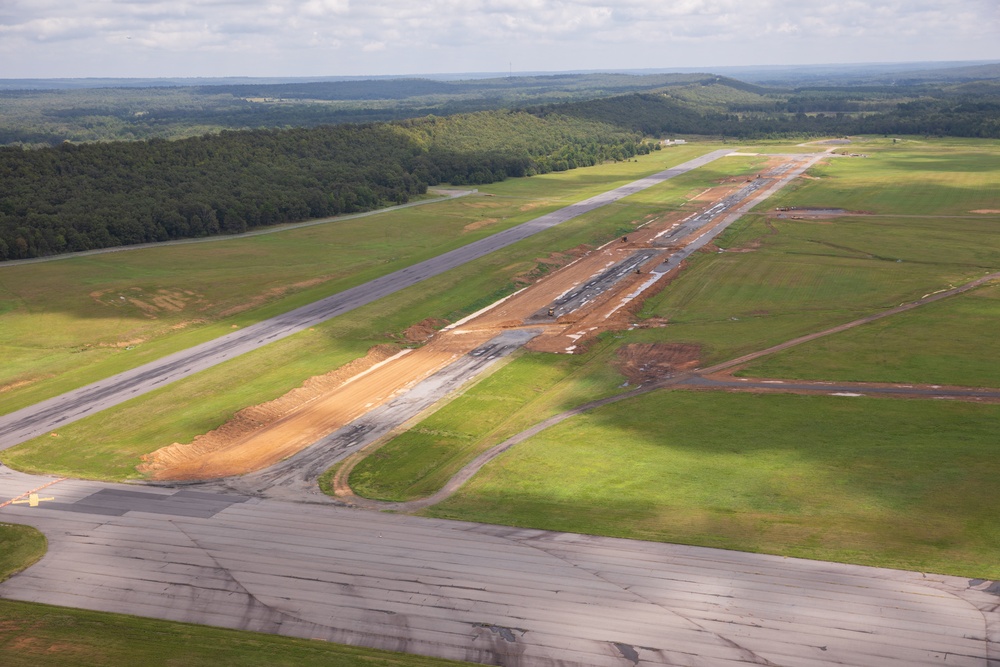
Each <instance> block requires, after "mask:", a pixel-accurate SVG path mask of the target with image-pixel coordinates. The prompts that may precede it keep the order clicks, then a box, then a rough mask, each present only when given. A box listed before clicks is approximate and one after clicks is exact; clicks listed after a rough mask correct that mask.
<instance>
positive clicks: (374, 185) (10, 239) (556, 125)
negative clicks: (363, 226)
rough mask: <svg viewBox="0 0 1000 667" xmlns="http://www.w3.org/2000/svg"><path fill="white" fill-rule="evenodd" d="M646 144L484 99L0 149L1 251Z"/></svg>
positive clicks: (253, 223)
mask: <svg viewBox="0 0 1000 667" xmlns="http://www.w3.org/2000/svg"><path fill="white" fill-rule="evenodd" d="M652 147H653V145H652V144H649V143H645V142H643V140H642V136H641V135H640V134H639V133H636V132H633V131H628V130H624V129H621V128H616V127H613V126H611V125H608V124H606V123H600V122H596V121H592V120H586V119H580V118H570V117H568V116H562V115H557V114H549V115H547V116H545V117H544V118H541V117H538V116H534V115H531V114H528V113H524V112H509V111H491V112H482V113H476V114H465V115H458V116H451V117H448V118H435V117H433V116H432V117H427V118H423V119H417V120H409V121H403V122H399V123H385V124H367V125H337V126H323V127H318V128H308V129H306V128H303V129H293V130H248V131H230V132H222V133H221V134H214V135H206V136H201V137H196V138H191V139H182V140H178V141H165V140H161V139H154V140H149V141H141V142H109V143H92V144H82V145H74V144H69V143H66V144H63V145H61V146H58V147H53V148H41V149H35V150H25V149H22V148H18V147H6V148H0V259H3V260H7V259H22V258H30V257H40V256H45V255H52V254H58V253H64V252H74V251H79V250H88V249H95V248H106V247H112V246H119V245H131V244H136V243H146V242H151V241H165V240H169V239H179V238H190V237H197V236H209V235H214V234H224V233H237V232H242V231H246V230H247V229H251V228H254V227H260V226H264V225H273V224H277V223H284V222H296V221H300V220H306V219H309V218H317V217H323V216H329V215H336V214H340V213H351V212H356V211H365V210H370V209H374V208H378V207H381V206H385V205H389V204H394V203H403V202H406V201H407V200H408V199H409V198H410V197H412V196H413V195H416V194H422V193H424V192H425V191H426V189H427V186H428V185H435V184H438V183H442V182H450V183H456V184H478V183H489V182H492V181H496V180H502V179H504V178H507V177H508V176H525V175H531V174H534V173H541V172H547V171H550V170H563V169H569V168H573V167H576V166H582V165H589V164H594V163H597V162H600V161H604V160H608V159H625V158H628V157H630V156H633V155H635V154H636V153H638V152H648V151H649V150H651V149H652ZM657 147H658V145H657Z"/></svg>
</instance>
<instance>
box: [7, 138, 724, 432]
mask: <svg viewBox="0 0 1000 667" xmlns="http://www.w3.org/2000/svg"><path fill="white" fill-rule="evenodd" d="M728 153H729V151H727V150H719V151H713V152H711V153H708V154H706V155H703V156H701V157H698V158H695V159H693V160H689V161H688V162H685V163H683V164H681V165H678V166H676V167H673V168H671V169H666V170H664V171H661V172H659V173H656V174H653V175H651V176H647V177H646V178H642V179H639V180H637V181H634V182H632V183H629V184H627V185H623V186H621V187H619V188H615V189H614V190H609V191H608V192H603V193H601V194H599V195H595V196H593V197H590V198H589V199H585V200H583V201H581V202H577V203H576V204H572V205H570V206H567V207H565V208H562V209H559V210H558V211H553V212H552V213H549V214H546V215H543V216H540V217H538V218H535V219H534V220H531V221H529V222H526V223H523V224H521V225H518V226H517V227H511V228H510V229H506V230H504V231H502V232H499V233H497V234H494V235H492V236H489V237H486V238H484V239H480V240H479V241H475V242H473V243H470V244H468V245H466V246H463V247H461V248H457V249H455V250H452V251H450V252H446V253H444V254H442V255H439V256H437V257H434V258H432V259H429V260H426V261H423V262H420V263H419V264H414V265H413V266H410V267H407V268H405V269H401V270H399V271H395V272H393V273H390V274H387V275H385V276H382V277H380V278H376V279H375V280H372V281H370V282H368V283H365V284H364V285H359V286H357V287H353V288H351V289H348V290H345V291H343V292H340V293H338V294H335V295H333V296H331V297H327V298H326V299H322V300H320V301H316V302H314V303H311V304H309V305H307V306H303V307H301V308H298V309H296V310H292V311H289V312H287V313H284V314H282V315H278V316H276V317H273V318H271V319H268V320H264V321H262V322H258V323H257V324H253V325H251V326H248V327H246V328H244V329H241V330H238V331H234V332H233V333H230V334H227V335H225V336H222V337H220V338H217V339H215V340H212V341H208V342H206V343H202V344H201V345H197V346H195V347H192V348H189V349H187V350H183V351H181V352H177V353H175V354H172V355H169V356H167V357H164V358H162V359H159V360H157V361H154V362H151V363H149V364H146V365H144V366H140V367H138V368H135V369H132V370H129V371H125V372H124V373H120V374H118V375H115V376H113V377H110V378H107V379H105V380H101V381H99V382H96V383H94V384H90V385H87V386H86V387H81V388H80V389H77V390H74V391H71V392H68V393H66V394H62V395H61V396H56V397H54V398H51V399H49V400H47V401H43V402H41V403H38V404H36V405H33V406H30V407H27V408H24V409H23V410H19V411H17V412H13V413H10V414H8V415H4V416H0V449H5V448H7V447H12V446H13V445H16V444H18V443H21V442H24V441H26V440H30V439H31V438H34V437H37V436H39V435H42V434H44V433H47V432H49V431H52V430H54V429H56V428H59V427H62V426H65V425H66V424H70V423H72V422H74V421H77V420H79V419H82V418H84V417H86V416H89V415H91V414H94V413H96V412H100V411H101V410H105V409H107V408H109V407H112V406H114V405H117V404H119V403H122V402H124V401H127V400H129V399H132V398H135V397H136V396H140V395H142V394H144V393H146V392H149V391H152V390H154V389H159V388H161V387H164V386H166V385H167V384H170V383H171V382H176V381H177V380H180V379H182V378H185V377H188V376H190V375H193V374H195V373H198V372H200V371H203V370H205V369H207V368H211V367H212V366H215V365H217V364H220V363H222V362H224V361H228V360H229V359H233V358H235V357H237V356H240V355H242V354H245V353H247V352H250V351H252V350H255V349H257V348H259V347H262V346H264V345H267V344H268V343H272V342H275V341H278V340H281V339H282V338H285V337H287V336H291V335H293V334H295V333H298V332H300V331H304V330H305V329H308V328H309V327H311V326H314V325H316V324H319V323H320V322H324V321H326V320H328V319H330V318H332V317H336V316H337V315H343V314H344V313H347V312H350V311H352V310H354V309H355V308H359V307H361V306H364V305H367V304H369V303H372V302H373V301H376V300H378V299H381V298H382V297H385V296H388V295H390V294H393V293H395V292H398V291H400V290H402V289H405V288H407V287H410V286H412V285H415V284H417V283H419V282H421V281H423V280H426V279H428V278H431V277H433V276H437V275H440V274H442V273H444V272H446V271H449V270H451V269H454V268H456V267H458V266H461V265H463V264H466V263H468V262H470V261H472V260H474V259H478V258H479V257H483V256H485V255H488V254H490V253H492V252H494V251H496V250H500V249H501V248H505V247H507V246H509V245H513V244H514V243H517V242H518V241H521V240H523V239H526V238H528V237H529V236H532V235H534V234H538V233H539V232H542V231H545V230H547V229H549V228H551V227H554V226H556V225H558V224H561V223H563V222H566V221H568V220H572V219H573V218H575V217H577V216H580V215H583V214H584V213H589V212H590V211H593V210H595V209H598V208H600V207H602V206H606V205H607V204H610V203H612V202H615V201H618V200H619V199H622V198H623V197H627V196H629V195H632V194H635V193H637V192H641V191H642V190H645V189H647V188H650V187H653V186H654V185H658V184H660V183H663V182H664V181H667V180H669V179H671V178H674V177H675V176H679V175H681V174H684V173H687V172H688V171H691V170H692V169H696V168H698V167H702V166H704V165H706V164H708V163H710V162H712V161H714V160H717V159H719V158H720V157H723V156H725V155H727V154H728Z"/></svg>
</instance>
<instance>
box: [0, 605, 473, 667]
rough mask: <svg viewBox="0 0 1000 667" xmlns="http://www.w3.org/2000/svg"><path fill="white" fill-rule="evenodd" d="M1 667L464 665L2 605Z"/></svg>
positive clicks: (110, 616)
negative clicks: (2, 666)
mask: <svg viewBox="0 0 1000 667" xmlns="http://www.w3.org/2000/svg"><path fill="white" fill-rule="evenodd" d="M0 654H2V655H3V664H4V667H61V666H63V665H65V666H66V667H78V666H85V665H86V666H89V665H93V666H94V667H115V666H119V665H120V666H122V667H131V666H132V665H150V666H162V667H172V666H176V665H184V666H185V667H189V666H190V667H197V666H204V667H218V666H219V665H247V666H251V665H259V666H261V667H271V666H279V665H282V666H288V667H292V666H295V667H299V666H306V665H315V666H317V667H319V666H320V665H322V666H323V667H403V666H406V667H438V666H440V667H445V666H447V665H456V666H457V665H468V664H470V663H465V662H452V661H450V660H441V659H437V658H425V657H423V656H418V655H410V654H404V653H392V652H389V651H377V650H374V649H365V648H357V647H354V646H345V645H342V644H330V643H327V642H323V641H318V640H310V639H295V638H289V637H278V636H274V635H265V634H260V633H256V632H240V631H237V630H226V629H222V628H212V627H207V626H199V625H188V624H185V623H172V622H169V621H157V620H153V619H147V618H139V617H136V616H124V615H120V614H108V613H101V612H92V611H83V610H80V609H68V608H65V607H52V606H49V605H41V604H30V603H27V602H13V601H9V600H0Z"/></svg>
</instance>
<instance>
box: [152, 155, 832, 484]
mask: <svg viewBox="0 0 1000 667" xmlns="http://www.w3.org/2000/svg"><path fill="white" fill-rule="evenodd" d="M816 159H818V158H817V157H816V156H805V158H802V157H801V156H799V157H798V158H796V159H794V160H792V159H779V160H775V161H774V164H773V165H771V167H770V168H769V169H768V170H767V171H765V172H763V174H762V177H761V178H755V179H753V180H751V181H750V182H749V183H747V182H745V181H744V180H741V181H739V182H735V183H726V184H722V185H719V186H716V187H714V188H711V189H710V190H708V191H706V192H704V193H702V194H701V197H700V199H699V201H697V202H693V205H692V206H690V207H688V208H686V209H685V210H682V211H679V212H675V213H671V214H667V215H664V216H662V217H659V218H656V219H653V220H649V221H647V222H645V223H643V224H642V226H641V227H640V228H639V229H637V230H636V231H635V232H631V233H629V235H628V236H627V237H626V238H623V239H620V240H615V241H613V242H610V243H608V244H606V245H604V246H602V247H601V248H598V249H596V250H594V251H591V252H587V253H586V254H583V255H582V256H580V257H578V258H577V259H575V260H574V261H571V262H570V263H569V264H568V265H566V266H564V267H563V268H561V269H559V270H557V271H555V272H553V273H551V274H549V275H548V276H546V277H545V278H543V279H542V280H539V281H538V282H536V283H535V284H533V285H531V286H529V287H527V288H525V289H523V290H521V291H520V292H518V293H516V294H514V295H513V296H511V297H509V298H507V299H505V300H503V301H501V302H499V303H497V304H495V305H494V306H493V307H491V308H488V309H486V310H485V311H483V312H481V313H479V314H476V315H474V316H472V317H470V318H467V319H466V320H464V321H463V322H460V323H457V324H456V325H453V326H450V327H447V328H445V329H444V330H442V331H440V332H438V333H437V334H435V335H434V336H433V337H432V338H431V339H430V341H429V342H428V343H427V344H426V345H424V346H423V347H420V348H418V349H416V350H412V351H408V352H406V353H405V354H401V355H398V356H397V357H394V358H392V359H389V360H385V361H383V362H381V363H378V364H376V365H373V366H372V367H370V368H367V369H365V370H364V371H363V372H361V373H360V374H359V375H357V376H355V377H353V378H351V379H349V380H348V381H347V382H346V383H342V384H340V385H339V386H336V387H333V388H331V389H330V390H328V391H325V392H322V393H320V394H318V395H315V396H311V397H308V398H306V399H305V400H303V401H301V402H300V403H298V404H295V403H294V402H291V401H290V402H289V404H288V405H287V406H285V408H284V409H283V411H281V412H279V413H271V414H270V415H269V416H265V417H264V418H250V415H249V414H247V413H246V412H244V413H243V414H241V415H237V418H236V422H237V423H236V424H229V425H226V426H224V427H222V428H221V429H219V430H217V431H214V432H212V433H208V434H205V435H204V436H201V437H199V438H196V439H195V441H194V442H192V443H190V444H183V443H174V444H173V445H170V446H168V447H164V448H162V449H160V450H157V451H156V452H153V453H152V454H150V455H149V456H148V457H146V462H145V464H144V465H143V466H142V467H141V468H140V469H141V470H142V471H143V472H146V473H148V474H150V476H151V477H152V478H153V479H154V480H160V481H165V480H173V481H180V480H205V479H217V478H221V477H228V476H232V475H242V474H245V473H248V472H252V471H256V470H261V469H263V468H266V467H268V466H271V465H274V464H276V463H278V462H279V461H282V460H283V459H285V458H287V457H288V456H291V455H293V454H295V453H297V452H299V451H301V450H303V449H305V448H306V447H309V446H310V445H312V444H313V443H317V442H319V441H321V440H322V439H323V438H324V437H325V436H327V435H328V434H331V433H334V432H336V431H338V429H341V428H343V427H345V426H346V425H347V424H348V423H350V422H351V421H352V420H354V419H356V418H358V417H360V416H361V415H363V414H365V413H367V412H369V411H371V410H373V409H374V408H377V407H379V406H382V405H385V404H386V403H389V402H390V401H393V400H394V399H396V398H398V397H400V396H401V395H402V394H404V393H405V392H406V391H408V390H409V389H411V388H413V387H414V386H415V385H417V384H418V383H419V382H421V381H423V380H425V379H427V378H428V377H430V376H431V375H433V374H434V373H436V372H438V371H440V370H441V369H443V368H445V367H447V366H448V365H449V364H452V363H454V362H456V361H457V360H458V359H459V358H461V357H463V356H465V355H468V354H470V353H474V351H475V350H477V348H480V346H482V345H483V344H484V343H486V342H487V341H490V340H492V339H494V338H495V337H496V336H498V335H500V334H501V333H503V332H504V331H510V330H531V331H532V336H531V337H530V338H531V340H530V342H528V343H527V345H526V347H528V349H531V350H535V351H547V352H572V351H573V350H575V349H577V347H578V346H580V345H582V344H584V343H585V342H586V340H587V339H589V338H591V337H593V336H596V335H598V334H599V333H601V332H602V331H607V330H611V329H623V328H627V327H628V326H629V324H630V322H631V320H632V313H633V311H634V309H635V308H636V307H638V306H639V305H640V304H641V302H642V298H644V297H645V296H646V295H648V294H649V293H650V292H651V290H653V289H656V288H658V287H661V286H662V285H664V284H665V283H666V282H667V280H668V279H669V277H670V276H671V275H672V274H673V273H674V272H676V270H677V268H678V267H679V265H680V259H682V258H683V257H687V256H688V255H690V253H692V252H694V251H695V250H696V249H698V248H700V247H703V246H704V245H705V244H706V243H708V241H710V240H711V238H712V237H713V236H714V235H715V234H718V233H720V232H721V231H722V230H723V229H724V228H725V225H723V224H722V222H720V221H726V220H728V221H729V222H732V221H733V220H735V219H736V218H738V217H739V214H740V212H741V211H742V210H744V209H745V208H748V207H750V206H753V205H755V204H756V203H757V202H758V201H760V199H761V198H762V197H763V196H766V195H768V194H770V193H771V192H773V191H774V189H776V188H777V187H780V186H781V185H783V184H784V183H787V182H788V180H789V179H790V178H791V177H792V176H790V174H793V173H801V171H802V170H804V169H805V167H806V166H807V165H808V164H811V163H813V162H815V160H816ZM795 164H797V165H798V167H799V169H798V170H795V171H794V172H793V171H792V170H791V167H792V166H793V165H795ZM768 186H770V187H768ZM692 209H693V210H692ZM726 224H728V222H727V223H726ZM550 313H551V314H550ZM485 368H486V366H481V367H478V368H477V370H478V371H482V370H485ZM469 377H470V378H471V377H472V376H471V375H470V376H469ZM452 388H454V387H452ZM250 411H251V412H253V411H255V409H254V408H251V409H250ZM356 444H357V445H358V446H360V445H361V444H362V443H361V441H358V442H357V443H356ZM345 449H347V448H345V447H343V446H341V445H338V447H337V451H338V453H341V454H342V453H344V452H345ZM333 462H334V461H333V460H328V461H327V464H328V465H330V464H332V463H333Z"/></svg>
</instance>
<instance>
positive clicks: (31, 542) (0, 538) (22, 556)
mask: <svg viewBox="0 0 1000 667" xmlns="http://www.w3.org/2000/svg"><path fill="white" fill-rule="evenodd" d="M46 545H47V542H46V540H45V536H44V535H42V534H41V533H40V532H39V531H37V530H35V529H34V528H32V527H31V526H19V525H15V524H9V523H0V582H2V581H4V580H5V579H7V578H9V577H10V576H11V575H13V574H16V573H18V572H20V571H21V570H23V569H25V568H27V567H29V566H31V565H33V564H34V563H35V562H37V561H38V559H40V558H41V557H42V556H44V555H45V549H46Z"/></svg>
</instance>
